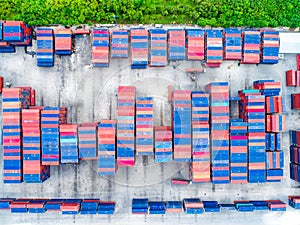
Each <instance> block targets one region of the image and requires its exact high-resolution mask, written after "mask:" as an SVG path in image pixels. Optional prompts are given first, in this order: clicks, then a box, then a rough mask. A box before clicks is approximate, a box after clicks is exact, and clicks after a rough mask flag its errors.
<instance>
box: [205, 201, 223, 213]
mask: <svg viewBox="0 0 300 225" xmlns="http://www.w3.org/2000/svg"><path fill="white" fill-rule="evenodd" d="M203 206H204V211H205V212H220V206H219V204H218V202H217V201H203Z"/></svg>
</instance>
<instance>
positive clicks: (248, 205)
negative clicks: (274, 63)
mask: <svg viewBox="0 0 300 225" xmlns="http://www.w3.org/2000/svg"><path fill="white" fill-rule="evenodd" d="M289 199H292V201H293V206H294V205H295V203H294V202H299V197H297V196H291V197H289ZM289 201H290V200H289ZM298 205H299V204H298ZM298 205H297V206H298ZM228 210H233V211H238V212H253V211H262V210H267V211H286V203H284V202H282V201H281V200H262V201H258V200H254V201H252V200H237V201H234V202H233V204H219V203H218V202H217V201H202V200H200V199H199V198H185V199H183V201H166V202H163V201H160V202H151V201H149V200H148V199H147V198H140V199H138V198H134V199H132V210H131V212H132V214H166V213H182V212H184V213H185V214H203V213H204V212H220V211H228Z"/></svg>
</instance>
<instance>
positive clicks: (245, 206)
mask: <svg viewBox="0 0 300 225" xmlns="http://www.w3.org/2000/svg"><path fill="white" fill-rule="evenodd" d="M233 203H234V205H235V208H236V210H237V211H238V212H253V211H254V209H255V207H254V205H253V203H251V202H250V201H248V200H241V201H240V200H239V201H234V202H233Z"/></svg>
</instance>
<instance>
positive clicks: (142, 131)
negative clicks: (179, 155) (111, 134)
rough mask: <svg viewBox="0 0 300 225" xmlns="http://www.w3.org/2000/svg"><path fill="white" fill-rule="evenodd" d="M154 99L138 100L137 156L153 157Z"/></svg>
mask: <svg viewBox="0 0 300 225" xmlns="http://www.w3.org/2000/svg"><path fill="white" fill-rule="evenodd" d="M153 114H154V109H153V98H152V97H138V98H137V99H136V119H135V129H136V148H135V149H136V155H153V154H154V153H153V116H154V115H153Z"/></svg>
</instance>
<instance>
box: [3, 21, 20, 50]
mask: <svg viewBox="0 0 300 225" xmlns="http://www.w3.org/2000/svg"><path fill="white" fill-rule="evenodd" d="M3 24H4V21H0V53H14V52H15V51H16V49H15V46H13V45H11V44H9V42H7V41H3Z"/></svg>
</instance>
